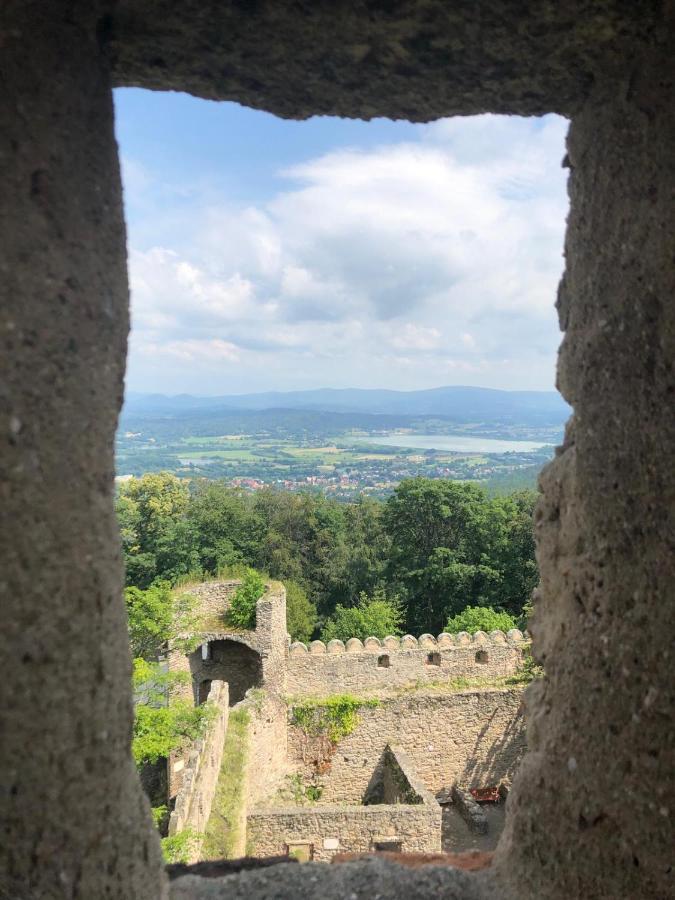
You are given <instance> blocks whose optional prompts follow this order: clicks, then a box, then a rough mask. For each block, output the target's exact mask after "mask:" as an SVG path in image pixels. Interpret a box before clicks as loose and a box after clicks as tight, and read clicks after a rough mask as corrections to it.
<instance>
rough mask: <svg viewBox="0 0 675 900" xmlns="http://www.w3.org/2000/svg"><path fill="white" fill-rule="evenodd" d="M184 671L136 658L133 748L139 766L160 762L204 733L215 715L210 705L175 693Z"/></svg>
mask: <svg viewBox="0 0 675 900" xmlns="http://www.w3.org/2000/svg"><path fill="white" fill-rule="evenodd" d="M179 680H181V676H180V675H176V674H175V673H172V672H162V671H161V670H160V668H159V666H158V665H157V664H152V663H148V662H147V661H146V660H143V659H135V660H134V674H133V684H134V693H135V696H136V703H135V707H134V712H135V715H134V731H133V738H132V742H131V751H132V754H133V757H134V761H135V763H136V765H137V766H139V767H140V766H143V765H147V764H152V763H156V762H158V761H159V760H160V759H165V758H166V757H168V756H169V754H170V753H171V752H172V750H178V749H180V748H181V747H183V746H185V745H186V744H187V743H188V742H189V741H194V740H196V739H197V738H199V737H201V736H202V734H203V733H204V730H205V728H206V726H207V724H208V722H209V721H210V720H211V717H212V716H213V711H212V710H211V708H210V706H208V705H206V706H193V705H192V704H191V703H190V702H188V701H187V700H183V699H180V698H178V697H176V696H175V695H174V693H173V692H174V689H175V687H176V685H177V682H178V681H179Z"/></svg>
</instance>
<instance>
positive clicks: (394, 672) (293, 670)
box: [286, 629, 527, 696]
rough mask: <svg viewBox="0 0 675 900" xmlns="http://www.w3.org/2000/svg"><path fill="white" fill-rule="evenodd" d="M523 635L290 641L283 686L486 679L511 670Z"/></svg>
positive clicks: (379, 686) (357, 687)
mask: <svg viewBox="0 0 675 900" xmlns="http://www.w3.org/2000/svg"><path fill="white" fill-rule="evenodd" d="M525 646H527V641H526V639H525V638H524V636H523V634H522V632H520V631H518V630H517V629H512V630H511V631H509V632H508V634H504V633H503V632H501V631H493V632H492V633H491V634H489V635H488V634H485V632H482V631H479V632H476V634H474V635H473V636H471V635H469V634H467V633H465V632H464V633H461V634H457V635H452V634H446V633H443V634H439V635H438V637H434V636H433V635H431V634H423V635H421V637H419V638H415V637H412V635H409V634H407V635H404V637H402V638H397V637H386V638H384V640H382V641H380V640H378V638H374V637H370V638H366V639H365V641H360V640H359V639H358V638H351V639H350V640H348V641H347V642H346V643H343V642H342V641H337V640H335V641H329V642H328V644H324V643H323V642H322V641H313V642H312V643H311V644H310V645H309V646H306V645H305V644H301V643H294V644H291V646H290V648H289V651H288V659H287V668H286V690H287V691H288V693H289V694H290V695H292V696H328V695H330V694H335V693H339V692H354V693H362V692H367V693H372V692H385V693H386V692H387V691H391V690H397V689H400V688H410V687H414V686H423V685H424V684H431V683H434V684H435V683H438V682H443V681H448V682H450V681H453V680H456V679H458V678H466V679H473V680H480V681H484V680H485V681H489V680H494V679H497V678H503V677H507V676H510V675H515V674H516V672H517V671H518V669H519V668H520V667H521V666H522V664H523V650H524V648H525Z"/></svg>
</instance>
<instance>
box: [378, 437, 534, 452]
mask: <svg viewBox="0 0 675 900" xmlns="http://www.w3.org/2000/svg"><path fill="white" fill-rule="evenodd" d="M361 440H363V441H364V443H368V444H379V445H380V446H385V447H408V448H410V449H411V450H452V451H454V452H456V453H457V452H459V453H509V452H510V451H512V452H515V453H531V452H532V451H533V450H539V449H540V448H541V447H547V446H551V445H550V444H549V443H547V442H546V441H508V440H498V439H496V438H486V437H470V436H468V435H459V434H389V435H387V436H386V437H385V436H382V437H371V438H361Z"/></svg>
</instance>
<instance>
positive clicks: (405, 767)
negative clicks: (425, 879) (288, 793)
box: [247, 747, 441, 862]
mask: <svg viewBox="0 0 675 900" xmlns="http://www.w3.org/2000/svg"><path fill="white" fill-rule="evenodd" d="M385 757H386V759H387V766H388V769H389V772H390V776H391V777H390V778H389V779H388V783H389V788H388V794H389V796H390V797H392V800H393V802H391V803H378V804H373V805H369V806H361V805H354V806H348V805H338V804H335V805H324V804H323V803H322V804H318V805H316V806H312V807H297V806H284V807H280V808H265V809H256V810H255V811H254V812H252V813H251V814H250V815H249V816H248V822H247V825H248V843H249V846H250V848H251V853H252V854H253V855H255V856H277V855H279V854H283V853H286V852H288V850H289V849H290V850H291V851H292V849H293V846H292V845H293V844H310V845H311V846H312V857H313V859H314V860H316V861H318V862H329V861H330V860H331V858H332V857H333V856H334V855H335V854H336V853H339V852H344V851H347V852H353V853H360V852H366V851H369V850H374V849H377V845H378V844H400V847H399V848H398V849H400V850H402V851H404V852H406V853H413V852H426V853H433V852H438V851H440V849H441V808H440V806H439V805H438V803H437V802H436V800H435V798H434V797H433V796H432V794H431V793H430V792H429V791H428V790H427V789H426V788H425V787H424V785H423V784H422V783H421V782H420V781H419V779H417V778H416V777H415V775H414V773H413V770H412V768H411V766H410V763H409V761H408V759H407V757H406V755H405V753H402V752H401V751H400V750H399V749H398V748H395V749H394V748H390V747H387V748H386V749H385ZM396 775H398V776H399V778H398V780H400V781H401V782H402V783H405V785H406V786H407V789H408V790H407V791H401V789H400V787H398V788H397V787H395V786H394V784H393V780H397V779H396ZM411 797H414V801H413V802H409V801H410V800H411ZM402 799H404V800H405V799H407V800H408V802H400V801H401V800H402ZM289 845H290V846H289Z"/></svg>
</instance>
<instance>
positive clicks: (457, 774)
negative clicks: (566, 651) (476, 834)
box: [288, 689, 525, 803]
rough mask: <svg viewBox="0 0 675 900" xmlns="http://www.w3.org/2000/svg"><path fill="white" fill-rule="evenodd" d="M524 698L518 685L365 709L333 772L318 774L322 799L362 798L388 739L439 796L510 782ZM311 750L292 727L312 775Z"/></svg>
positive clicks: (413, 696)
mask: <svg viewBox="0 0 675 900" xmlns="http://www.w3.org/2000/svg"><path fill="white" fill-rule="evenodd" d="M522 696H523V692H522V690H519V689H513V690H496V691H485V692H479V691H471V692H467V693H453V694H448V693H427V694H425V693H420V692H416V693H410V694H406V695H403V696H401V697H389V698H383V699H382V700H381V701H380V702H379V705H378V706H376V707H374V708H369V707H362V708H361V709H360V710H359V712H358V717H359V724H358V725H357V727H356V729H355V730H354V731H353V732H352V734H350V735H348V736H347V737H345V738H343V739H342V740H341V741H340V742H339V743H338V745H337V749H336V751H335V753H334V754H333V756H332V757H331V760H330V770H329V771H328V772H325V773H324V774H320V775H318V776H317V783H318V784H320V785H321V786H322V787H323V794H322V801H325V802H327V803H333V802H335V803H337V802H349V803H356V802H360V801H361V799H362V798H363V797H364V796H365V795H366V793H367V791H368V789H369V786H370V785H371V783H372V782H373V781H374V780H377V779H378V778H380V777H381V773H380V769H379V767H380V766H381V764H382V760H383V754H384V751H385V748H386V746H387V745H388V744H392V745H396V747H397V748H399V749H400V750H401V751H403V752H404V753H405V754H406V756H407V758H408V759H409V761H410V766H411V768H412V771H413V772H414V773H415V776H416V777H417V778H418V779H419V781H420V782H421V783H422V784H424V785H425V787H426V788H427V789H428V790H430V791H431V792H432V793H434V794H435V793H437V792H438V791H441V790H442V789H444V788H448V787H449V786H450V785H452V784H453V783H454V782H459V783H460V784H461V785H463V786H466V787H480V786H485V785H492V784H497V783H499V782H500V781H503V780H507V781H509V780H510V779H512V778H513V775H514V774H515V772H516V770H517V768H518V765H519V763H520V760H521V758H522V755H523V753H524V751H525V724H524V720H523V715H522V712H521V705H522ZM311 748H312V741H311V739H310V740H308V738H307V736H306V735H305V734H304V732H303V731H302V730H301V729H299V728H297V727H294V726H290V727H289V729H288V755H289V761H290V762H291V763H292V765H293V767H294V768H296V769H297V770H299V771H302V772H304V773H305V775H306V776H307V777H308V778H309V777H311V776H312V775H313V774H314V766H313V758H314V757H313V755H312V749H311ZM308 750H309V752H308Z"/></svg>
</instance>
